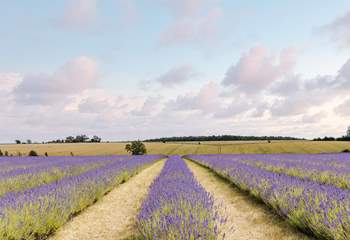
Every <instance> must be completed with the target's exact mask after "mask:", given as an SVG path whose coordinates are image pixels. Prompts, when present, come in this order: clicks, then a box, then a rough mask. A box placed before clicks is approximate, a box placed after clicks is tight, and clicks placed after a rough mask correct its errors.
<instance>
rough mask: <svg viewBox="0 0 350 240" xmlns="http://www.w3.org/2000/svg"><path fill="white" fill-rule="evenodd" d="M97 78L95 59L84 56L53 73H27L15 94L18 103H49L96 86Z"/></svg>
mask: <svg viewBox="0 0 350 240" xmlns="http://www.w3.org/2000/svg"><path fill="white" fill-rule="evenodd" d="M97 79H98V72H97V64H96V62H95V60H93V59H91V58H88V57H84V56H83V57H79V58H76V59H73V60H71V61H69V62H67V63H66V64H64V65H63V66H62V67H60V68H59V69H58V70H57V71H56V72H54V73H53V74H43V73H41V74H30V75H25V76H24V77H23V80H22V81H21V82H20V83H19V85H18V86H17V87H16V88H15V90H14V95H15V98H16V101H17V102H18V103H22V104H28V105H47V104H51V103H54V102H57V101H62V100H63V99H64V98H65V97H67V96H69V95H74V94H79V93H80V92H81V91H83V90H85V89H88V88H91V87H94V86H95V84H96V81H97Z"/></svg>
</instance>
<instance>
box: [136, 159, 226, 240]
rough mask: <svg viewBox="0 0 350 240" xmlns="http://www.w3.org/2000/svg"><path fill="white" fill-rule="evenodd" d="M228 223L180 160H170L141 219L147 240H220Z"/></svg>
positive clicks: (149, 198)
mask: <svg viewBox="0 0 350 240" xmlns="http://www.w3.org/2000/svg"><path fill="white" fill-rule="evenodd" d="M224 221H225V219H224V217H223V216H220V214H219V213H218V210H217V209H216V208H215V207H214V200H213V197H212V196H211V195H210V194H209V193H208V192H206V191H205V189H204V188H203V187H202V186H201V185H200V184H199V183H198V182H197V181H196V179H195V178H194V176H193V174H192V173H191V171H190V170H189V169H188V167H187V166H186V164H185V162H184V161H183V160H182V159H181V157H180V156H172V157H170V158H169V159H168V160H167V162H166V164H165V166H164V168H163V170H162V172H161V173H160V175H159V176H158V178H157V179H155V181H154V183H153V185H152V186H151V189H150V193H149V196H148V198H147V199H146V200H145V202H144V204H143V206H142V209H141V212H140V214H139V216H138V225H139V229H140V231H141V233H142V236H143V238H144V239H147V240H152V239H208V240H214V239H217V236H218V235H219V232H218V225H219V224H222V223H223V222H224Z"/></svg>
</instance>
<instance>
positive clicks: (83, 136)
mask: <svg viewBox="0 0 350 240" xmlns="http://www.w3.org/2000/svg"><path fill="white" fill-rule="evenodd" d="M101 141H102V138H100V137H99V136H96V135H94V136H92V137H91V138H90V137H88V136H87V135H86V134H80V135H77V136H75V137H74V136H68V137H66V138H65V139H56V140H51V141H48V142H42V143H88V142H93V143H99V142H101ZM15 143H16V144H31V143H32V141H31V140H30V139H28V140H26V141H21V140H18V139H16V140H15Z"/></svg>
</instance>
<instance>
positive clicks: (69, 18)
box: [58, 0, 97, 30]
mask: <svg viewBox="0 0 350 240" xmlns="http://www.w3.org/2000/svg"><path fill="white" fill-rule="evenodd" d="M96 9H97V0H66V3H65V9H64V13H63V16H62V19H60V20H59V21H58V25H59V26H61V27H62V28H65V29H72V30H87V29H89V28H91V27H92V26H93V25H94V24H95V23H96Z"/></svg>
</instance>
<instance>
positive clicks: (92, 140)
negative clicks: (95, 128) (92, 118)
mask: <svg viewBox="0 0 350 240" xmlns="http://www.w3.org/2000/svg"><path fill="white" fill-rule="evenodd" d="M101 140H102V139H101V138H100V137H99V136H93V137H92V138H91V142H101Z"/></svg>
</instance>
